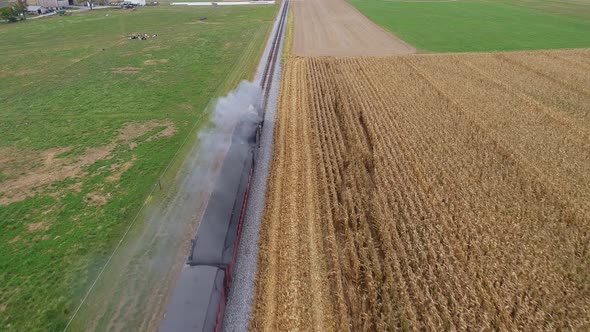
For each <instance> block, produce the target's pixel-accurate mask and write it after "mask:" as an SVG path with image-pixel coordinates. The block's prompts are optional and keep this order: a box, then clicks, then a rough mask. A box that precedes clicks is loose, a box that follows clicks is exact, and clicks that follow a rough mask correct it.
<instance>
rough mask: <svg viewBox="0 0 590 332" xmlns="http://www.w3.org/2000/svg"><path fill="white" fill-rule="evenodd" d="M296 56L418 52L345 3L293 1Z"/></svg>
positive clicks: (294, 51) (339, 1)
mask: <svg viewBox="0 0 590 332" xmlns="http://www.w3.org/2000/svg"><path fill="white" fill-rule="evenodd" d="M291 5H292V6H293V16H294V33H293V49H292V52H293V53H294V54H296V55H342V56H354V55H395V54H411V53H415V52H416V49H415V48H414V47H412V46H411V45H409V44H408V43H406V42H404V41H403V40H401V39H399V38H398V37H396V36H395V35H393V34H391V33H389V32H387V31H385V30H383V29H382V28H381V27H379V26H378V25H377V24H375V23H373V22H372V21H371V20H369V19H368V18H366V17H365V16H363V15H362V14H361V13H360V12H358V11H357V10H356V9H355V8H354V7H352V6H351V5H350V4H348V3H347V2H346V1H344V0H292V2H291Z"/></svg>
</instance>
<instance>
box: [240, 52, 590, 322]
mask: <svg viewBox="0 0 590 332" xmlns="http://www.w3.org/2000/svg"><path fill="white" fill-rule="evenodd" d="M568 54H569V53H568V52H565V51H555V52H546V51H544V52H539V53H536V52H517V53H495V54H479V55H476V54H465V55H418V56H406V57H388V58H291V59H290V60H289V61H288V62H287V64H286V66H285V73H284V76H283V82H282V87H281V95H280V104H279V109H278V110H279V112H278V121H277V127H276V131H275V142H276V143H275V150H274V155H273V162H272V170H271V177H270V180H269V187H268V188H269V191H268V193H267V206H266V211H265V216H264V220H263V225H262V226H263V227H262V231H261V238H260V251H259V253H260V256H259V263H258V266H259V270H258V275H257V283H256V285H257V287H256V295H255V301H254V307H253V313H252V319H251V328H252V329H253V330H265V331H276V330H294V329H305V330H308V329H314V330H318V331H319V330H321V331H329V330H332V331H345V330H351V331H366V330H393V329H404V330H405V329H409V330H422V329H430V330H451V329H460V330H480V329H482V328H491V329H501V330H514V329H529V330H544V329H577V330H579V329H582V330H583V329H587V328H590V313H589V312H588V310H587V308H589V307H590V251H589V248H588V246H589V241H590V238H589V237H590V205H589V203H588V202H590V151H589V150H588V146H589V144H590V140H589V136H588V134H589V130H590V123H588V121H584V120H586V119H587V114H586V110H587V108H588V104H587V98H588V95H589V92H590V89H589V88H590V87H589V86H587V85H585V84H584V82H583V80H584V75H582V74H577V75H575V76H573V75H562V76H559V77H557V76H554V75H553V74H552V71H553V70H554V68H557V67H558V66H564V65H571V66H574V64H575V63H577V62H576V61H579V60H578V58H582V57H583V55H590V51H588V50H583V51H580V50H576V51H573V53H572V55H573V56H572V57H571V61H569V60H564V59H570V57H568V56H569V55H568ZM498 63H502V66H496V64H498ZM576 70H579V71H584V70H585V71H586V73H588V71H587V70H586V69H583V67H582V65H580V67H579V68H578V69H576V68H569V69H568V70H567V72H569V73H574V72H575V71H576ZM523 77H524V78H526V80H527V81H528V84H525V82H526V81H525V80H524V79H523ZM572 87H575V88H572Z"/></svg>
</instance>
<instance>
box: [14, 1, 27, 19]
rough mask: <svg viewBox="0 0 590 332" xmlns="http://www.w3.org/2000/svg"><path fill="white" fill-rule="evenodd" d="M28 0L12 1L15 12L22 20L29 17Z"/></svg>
mask: <svg viewBox="0 0 590 332" xmlns="http://www.w3.org/2000/svg"><path fill="white" fill-rule="evenodd" d="M27 7H28V5H27V0H16V1H15V2H13V3H12V9H13V10H14V13H15V14H16V15H17V16H18V17H19V18H20V19H22V20H26V19H27Z"/></svg>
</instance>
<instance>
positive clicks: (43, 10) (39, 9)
mask: <svg viewBox="0 0 590 332" xmlns="http://www.w3.org/2000/svg"><path fill="white" fill-rule="evenodd" d="M48 11H49V10H48V9H47V7H43V6H34V5H30V6H27V12H29V13H34V14H45V13H47V12H48Z"/></svg>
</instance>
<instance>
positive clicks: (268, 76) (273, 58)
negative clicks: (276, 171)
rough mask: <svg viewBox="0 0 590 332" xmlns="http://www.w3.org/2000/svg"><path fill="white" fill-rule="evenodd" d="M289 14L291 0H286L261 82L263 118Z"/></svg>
mask: <svg viewBox="0 0 590 332" xmlns="http://www.w3.org/2000/svg"><path fill="white" fill-rule="evenodd" d="M288 12H289V0H285V5H284V6H283V9H282V10H281V13H280V14H279V15H280V17H279V26H278V29H277V31H276V33H275V34H274V36H273V41H272V46H271V49H270V52H269V53H268V56H267V59H266V65H265V67H264V72H263V74H262V80H261V81H260V88H261V89H262V104H261V111H262V114H261V115H262V118H264V113H265V112H266V108H267V106H268V96H269V93H270V87H271V86H272V77H273V75H274V72H275V68H276V62H277V60H278V59H280V56H281V55H280V47H279V46H280V44H281V38H282V36H283V30H284V28H285V23H286V20H287V13H288Z"/></svg>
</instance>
